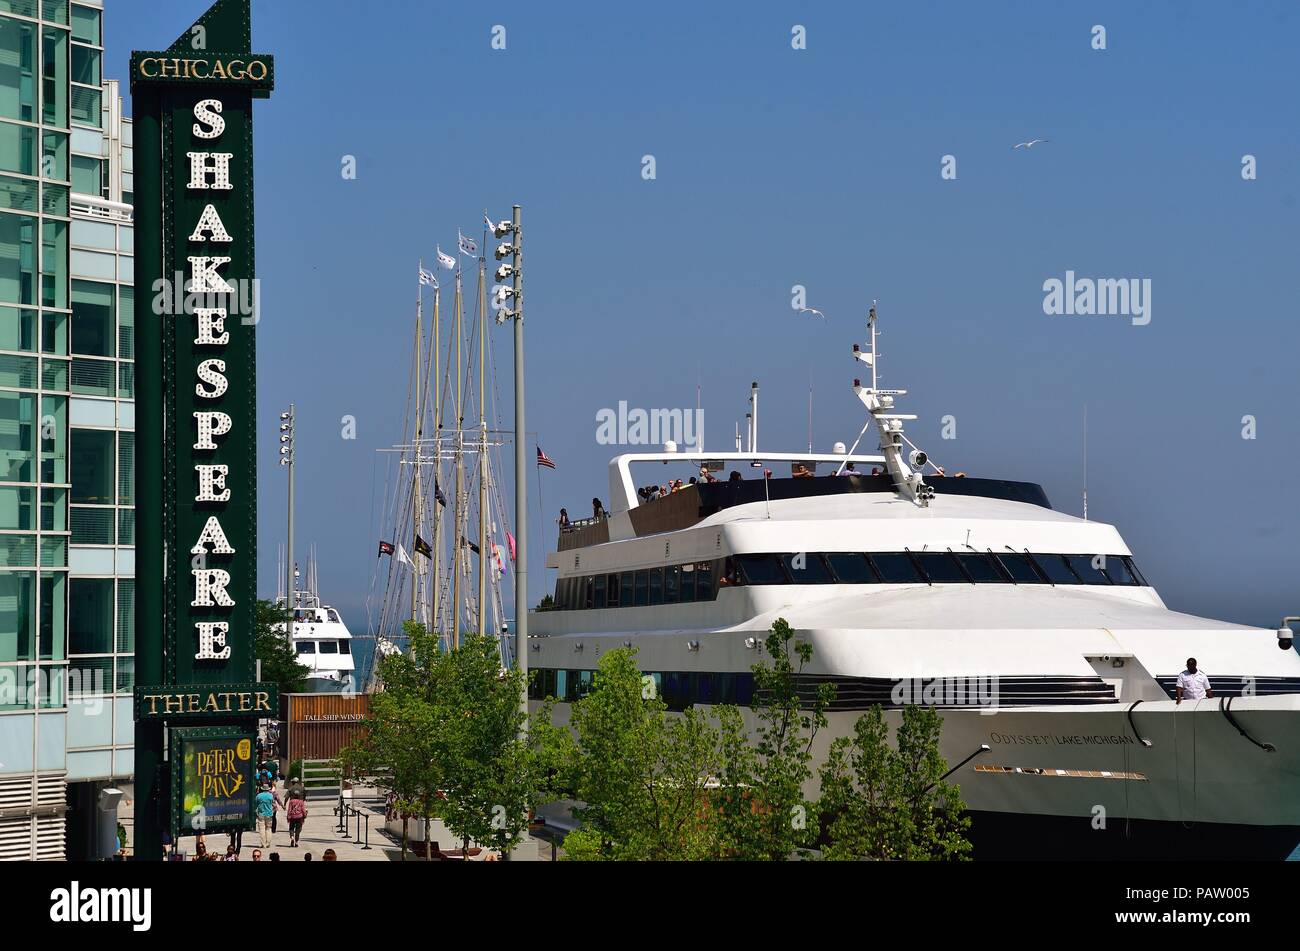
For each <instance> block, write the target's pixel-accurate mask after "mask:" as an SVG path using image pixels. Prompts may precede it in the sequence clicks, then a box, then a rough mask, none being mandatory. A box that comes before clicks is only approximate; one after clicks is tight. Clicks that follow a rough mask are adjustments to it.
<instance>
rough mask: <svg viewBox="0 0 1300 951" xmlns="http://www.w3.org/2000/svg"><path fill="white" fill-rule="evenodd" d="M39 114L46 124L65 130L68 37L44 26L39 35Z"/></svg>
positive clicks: (66, 119)
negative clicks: (40, 58)
mask: <svg viewBox="0 0 1300 951" xmlns="http://www.w3.org/2000/svg"><path fill="white" fill-rule="evenodd" d="M41 51H42V52H41V56H42V62H41V115H42V116H43V117H44V121H45V124H46V125H52V126H58V127H59V128H60V129H66V128H67V127H68V34H67V31H66V30H55V29H52V28H50V27H46V28H45V29H44V31H43V32H42V34H41Z"/></svg>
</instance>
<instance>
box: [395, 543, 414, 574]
mask: <svg viewBox="0 0 1300 951" xmlns="http://www.w3.org/2000/svg"><path fill="white" fill-rule="evenodd" d="M397 563H398V564H399V565H410V566H411V567H412V568H414V567H415V562H413V561H411V558H410V556H409V555H407V554H406V549H405V548H403V547H402V543H401V542H398V543H397Z"/></svg>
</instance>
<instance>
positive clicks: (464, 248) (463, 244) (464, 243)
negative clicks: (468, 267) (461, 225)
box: [456, 231, 478, 257]
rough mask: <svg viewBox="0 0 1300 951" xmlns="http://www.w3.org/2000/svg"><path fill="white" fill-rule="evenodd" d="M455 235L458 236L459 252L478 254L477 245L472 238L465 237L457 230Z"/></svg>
mask: <svg viewBox="0 0 1300 951" xmlns="http://www.w3.org/2000/svg"><path fill="white" fill-rule="evenodd" d="M456 235H457V237H458V238H460V253H461V254H468V255H469V256H470V257H475V256H477V255H478V245H477V244H475V243H474V239H473V238H467V237H465V236H464V235H463V234H461V233H460V232H459V231H457V232H456Z"/></svg>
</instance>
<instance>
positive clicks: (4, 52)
mask: <svg viewBox="0 0 1300 951" xmlns="http://www.w3.org/2000/svg"><path fill="white" fill-rule="evenodd" d="M0 116H4V117H5V118H7V119H21V120H22V121H23V122H35V121H36V28H35V27H34V26H33V25H32V24H30V23H23V22H21V21H19V20H11V19H9V18H8V17H5V18H3V19H0Z"/></svg>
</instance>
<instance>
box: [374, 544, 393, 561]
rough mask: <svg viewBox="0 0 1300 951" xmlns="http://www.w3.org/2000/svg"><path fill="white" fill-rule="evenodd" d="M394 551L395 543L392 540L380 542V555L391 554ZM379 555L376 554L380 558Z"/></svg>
mask: <svg viewBox="0 0 1300 951" xmlns="http://www.w3.org/2000/svg"><path fill="white" fill-rule="evenodd" d="M392 553H393V543H392V542H380V543H379V555H391V554H392ZM379 555H375V557H376V558H378V557H379Z"/></svg>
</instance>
